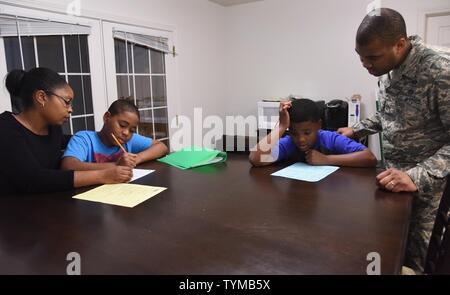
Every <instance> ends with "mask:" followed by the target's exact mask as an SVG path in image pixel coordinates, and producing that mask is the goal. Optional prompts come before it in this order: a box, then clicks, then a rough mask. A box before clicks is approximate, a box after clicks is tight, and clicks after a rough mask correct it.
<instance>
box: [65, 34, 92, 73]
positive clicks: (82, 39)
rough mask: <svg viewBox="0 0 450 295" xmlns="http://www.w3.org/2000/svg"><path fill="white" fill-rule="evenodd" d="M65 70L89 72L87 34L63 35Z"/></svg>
mask: <svg viewBox="0 0 450 295" xmlns="http://www.w3.org/2000/svg"><path fill="white" fill-rule="evenodd" d="M64 39H65V44H66V58H67V71H68V72H69V73H89V53H88V47H87V36H85V35H81V36H80V35H75V36H65V37H64Z"/></svg>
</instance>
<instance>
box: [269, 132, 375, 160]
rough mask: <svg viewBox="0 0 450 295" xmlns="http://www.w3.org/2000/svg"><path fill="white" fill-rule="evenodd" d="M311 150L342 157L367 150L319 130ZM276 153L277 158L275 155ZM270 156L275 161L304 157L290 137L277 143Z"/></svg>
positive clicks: (357, 143) (333, 134)
mask: <svg viewBox="0 0 450 295" xmlns="http://www.w3.org/2000/svg"><path fill="white" fill-rule="evenodd" d="M313 149H315V150H318V151H320V152H322V153H325V154H332V155H342V154H350V153H354V152H359V151H363V150H365V149H367V147H366V146H365V145H363V144H361V143H359V142H356V141H354V140H352V139H350V138H348V137H346V136H344V135H341V134H339V133H337V132H332V131H326V130H319V131H318V134H317V142H316V144H315V145H314V147H313ZM277 152H278V157H276V153H277ZM272 155H273V156H274V158H275V159H277V161H283V160H286V159H290V158H292V159H297V160H299V161H300V160H302V159H299V156H300V155H304V152H302V151H301V150H300V149H299V148H297V146H296V145H295V143H294V141H293V140H292V137H291V136H290V135H287V136H284V137H282V138H281V139H280V141H279V142H278V145H277V146H275V148H274V149H273V151H272Z"/></svg>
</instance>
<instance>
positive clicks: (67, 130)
mask: <svg viewBox="0 0 450 295" xmlns="http://www.w3.org/2000/svg"><path fill="white" fill-rule="evenodd" d="M62 130H63V134H66V135H71V134H72V133H71V132H70V120H68V121H67V122H65V123H64V124H63V125H62Z"/></svg>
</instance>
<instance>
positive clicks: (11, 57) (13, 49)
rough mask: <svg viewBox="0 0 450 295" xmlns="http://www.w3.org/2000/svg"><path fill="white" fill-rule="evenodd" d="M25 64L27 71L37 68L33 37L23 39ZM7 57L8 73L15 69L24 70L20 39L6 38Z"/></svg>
mask: <svg viewBox="0 0 450 295" xmlns="http://www.w3.org/2000/svg"><path fill="white" fill-rule="evenodd" d="M20 39H21V40H22V52H23V62H24V65H25V70H27V71H28V70H30V69H32V68H34V67H36V58H35V54H34V42H33V37H21V38H20ZM4 43H5V55H6V67H7V70H8V72H9V71H11V70H14V69H22V61H21V59H20V47H19V38H18V37H5V38H4Z"/></svg>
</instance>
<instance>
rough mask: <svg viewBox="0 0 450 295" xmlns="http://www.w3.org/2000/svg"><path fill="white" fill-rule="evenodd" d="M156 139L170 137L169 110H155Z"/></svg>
mask: <svg viewBox="0 0 450 295" xmlns="http://www.w3.org/2000/svg"><path fill="white" fill-rule="evenodd" d="M153 115H154V116H155V118H154V123H155V133H156V134H155V135H156V139H159V138H164V137H169V125H168V122H167V108H163V109H156V110H153Z"/></svg>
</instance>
